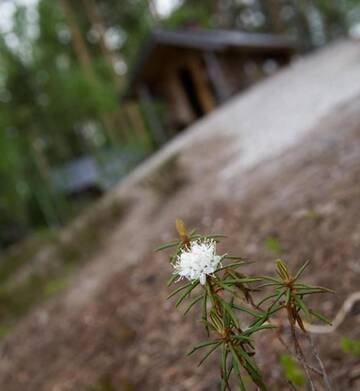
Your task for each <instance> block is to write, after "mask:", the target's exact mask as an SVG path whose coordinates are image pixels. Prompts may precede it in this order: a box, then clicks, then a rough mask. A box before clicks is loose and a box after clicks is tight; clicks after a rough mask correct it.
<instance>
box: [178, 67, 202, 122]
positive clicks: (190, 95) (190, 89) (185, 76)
mask: <svg viewBox="0 0 360 391" xmlns="http://www.w3.org/2000/svg"><path fill="white" fill-rule="evenodd" d="M179 77H180V80H181V83H182V86H183V88H184V91H185V94H186V97H187V99H188V101H189V102H190V105H191V108H192V109H193V111H194V113H195V115H196V117H197V118H199V117H202V116H203V115H204V110H203V109H202V107H201V102H200V100H199V98H198V95H197V92H196V87H195V84H194V80H193V78H192V75H191V72H190V71H189V70H188V69H187V68H181V69H180V70H179Z"/></svg>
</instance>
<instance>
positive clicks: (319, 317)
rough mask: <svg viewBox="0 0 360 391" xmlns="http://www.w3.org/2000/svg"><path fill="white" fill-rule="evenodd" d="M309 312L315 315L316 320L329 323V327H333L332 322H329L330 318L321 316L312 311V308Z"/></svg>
mask: <svg viewBox="0 0 360 391" xmlns="http://www.w3.org/2000/svg"><path fill="white" fill-rule="evenodd" d="M309 311H310V314H311V315H314V316H315V317H316V318H318V319H319V320H321V321H323V322H324V323H327V324H328V325H330V326H331V325H332V322H331V320H329V319H328V318H326V317H325V316H324V315H322V314H320V313H319V312H317V311H314V310H312V309H311V308H309Z"/></svg>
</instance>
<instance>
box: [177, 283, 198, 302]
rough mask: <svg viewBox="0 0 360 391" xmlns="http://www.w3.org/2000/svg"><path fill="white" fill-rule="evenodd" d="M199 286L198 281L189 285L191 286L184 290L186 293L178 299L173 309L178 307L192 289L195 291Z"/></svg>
mask: <svg viewBox="0 0 360 391" xmlns="http://www.w3.org/2000/svg"><path fill="white" fill-rule="evenodd" d="M198 285H199V281H195V282H193V283H192V284H191V286H190V287H189V288H188V289H187V290H186V292H185V293H184V294H183V295H182V296H181V297H180V299H179V300H178V301H177V302H176V304H175V307H178V306H179V305H180V304H181V303H182V302H183V301H184V300H185V299H186V298H187V297H188V296H189V295H190V293H191V291H192V290H193V289H195V288H196V287H197V286H198Z"/></svg>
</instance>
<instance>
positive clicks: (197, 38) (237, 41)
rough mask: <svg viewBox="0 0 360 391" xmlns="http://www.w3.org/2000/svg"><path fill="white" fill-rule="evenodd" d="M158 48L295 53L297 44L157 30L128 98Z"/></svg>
mask: <svg viewBox="0 0 360 391" xmlns="http://www.w3.org/2000/svg"><path fill="white" fill-rule="evenodd" d="M159 47H172V48H179V49H192V50H200V51H218V52H219V51H225V50H228V49H239V50H240V49H244V50H257V49H261V50H274V51H293V50H295V49H296V44H295V42H294V41H293V40H292V39H290V38H288V37H284V36H280V35H274V34H260V33H246V32H242V31H236V30H154V31H153V32H152V33H151V34H150V36H149V38H148V39H147V41H146V42H145V44H144V45H143V47H142V48H141V49H140V55H139V57H138V58H137V61H136V62H135V65H134V67H133V69H132V71H131V74H130V82H129V85H128V89H127V92H126V94H125V98H126V97H130V96H132V95H133V93H134V91H132V90H133V87H134V86H135V84H136V82H137V81H139V80H140V79H141V76H142V72H143V70H144V69H145V68H146V67H147V66H148V64H149V63H150V61H151V60H152V58H153V57H154V56H153V55H154V52H155V51H156V50H157V49H158V48H159Z"/></svg>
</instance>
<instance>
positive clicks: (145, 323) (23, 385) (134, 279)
mask: <svg viewBox="0 0 360 391" xmlns="http://www.w3.org/2000/svg"><path fill="white" fill-rule="evenodd" d="M359 68H360V44H359V43H351V42H346V43H342V44H337V45H335V46H333V47H331V48H328V49H326V50H324V51H322V52H319V53H317V54H315V55H313V56H311V57H309V58H306V59H303V60H301V61H299V62H297V63H296V64H294V65H293V66H292V67H291V68H290V69H288V70H285V71H283V72H281V73H279V74H278V75H276V76H275V77H273V78H271V79H269V80H267V81H265V82H264V83H261V84H259V85H258V86H256V87H255V88H253V89H252V90H251V91H249V92H248V93H246V94H244V95H242V96H240V97H238V98H235V99H234V100H233V101H232V102H230V103H229V104H228V105H226V106H225V107H224V108H222V109H220V110H218V111H217V112H215V113H213V114H212V115H210V116H209V117H207V118H205V119H204V120H202V121H200V122H199V123H198V124H196V125H195V126H194V127H193V128H191V129H189V131H188V132H187V133H185V134H184V135H182V136H180V137H179V138H178V139H176V140H174V142H172V143H171V144H170V145H168V146H167V147H165V149H164V150H163V151H160V153H159V154H158V155H157V156H154V158H152V159H151V160H150V161H149V162H147V163H146V164H145V165H143V166H142V167H140V168H139V169H138V170H137V171H136V172H134V174H133V175H132V176H130V177H129V178H128V179H127V180H126V181H124V182H123V184H122V185H120V186H119V188H118V189H117V190H116V191H115V192H114V193H113V194H111V195H110V196H109V197H108V198H107V200H105V201H104V203H106V202H110V200H111V199H114V198H117V199H118V198H120V199H124V200H126V201H127V202H128V203H129V204H128V205H129V207H128V209H129V210H128V212H127V214H126V215H125V216H124V217H123V218H122V219H119V221H118V223H117V224H116V226H115V227H114V228H113V229H112V231H111V232H109V235H108V237H107V239H106V246H105V250H104V251H102V252H101V253H99V254H96V255H95V256H94V258H93V259H92V260H91V261H90V262H89V263H88V264H87V265H86V266H85V267H83V268H82V269H81V270H79V271H78V273H77V274H76V275H74V276H73V278H72V279H71V281H70V282H69V286H68V289H67V290H66V292H64V294H62V295H60V296H59V297H56V298H54V300H51V301H50V302H49V303H47V304H46V305H45V306H43V307H42V308H39V309H38V310H36V311H34V313H33V314H31V315H30V316H28V317H27V318H26V319H25V320H24V321H23V322H22V324H20V325H19V327H18V328H17V329H16V330H15V332H14V333H13V334H12V335H11V336H9V337H8V338H7V339H6V340H5V342H4V343H3V344H2V346H1V360H0V384H1V389H4V390H6V391H13V390H14V391H15V390H16V391H20V390H21V391H22V390H29V391H32V390H34V391H35V390H36V391H41V390H51V391H53V390H54V391H55V390H81V389H84V387H85V386H86V385H90V384H95V383H96V382H98V381H99V378H101V377H102V376H108V378H109V379H110V380H111V381H112V382H113V384H114V386H116V387H117V388H116V389H119V390H125V389H128V390H131V389H136V390H189V389H191V390H212V389H216V384H215V383H214V381H213V380H214V379H216V378H217V373H216V371H212V372H210V373H209V372H208V371H207V370H206V368H203V369H201V370H196V369H195V368H194V365H193V364H194V361H191V360H188V359H184V358H183V354H184V352H185V351H186V350H187V349H188V346H189V345H190V343H191V341H192V340H196V338H197V337H198V336H199V332H198V329H199V327H198V324H197V323H196V322H195V320H194V319H193V318H189V320H188V321H187V322H185V321H183V320H182V318H181V315H180V314H179V313H178V312H177V311H174V310H173V309H172V305H171V304H170V303H168V302H166V300H165V297H166V288H165V287H164V283H165V280H166V278H167V276H168V274H169V272H170V270H169V268H168V266H167V263H166V259H165V256H164V255H156V256H154V254H153V253H152V249H153V248H154V247H155V245H156V244H157V243H159V242H162V241H164V240H166V239H168V238H169V237H171V235H173V234H174V230H173V221H174V219H175V218H176V217H182V218H184V219H185V220H186V221H187V222H188V224H189V225H194V226H197V227H199V228H201V229H203V230H205V231H209V230H211V231H219V230H220V231H223V232H225V233H228V234H230V235H231V237H232V239H230V240H228V242H227V245H228V246H229V247H230V248H231V249H234V252H241V253H243V254H244V255H248V256H250V257H252V258H255V259H257V260H259V263H258V264H257V265H255V266H254V268H255V269H256V270H257V271H259V270H261V271H264V270H269V271H270V270H272V263H271V262H268V261H270V260H272V259H273V258H274V257H276V256H278V255H279V254H272V253H271V252H269V250H266V248H265V247H264V242H266V239H267V238H268V237H270V236H271V237H276V238H278V240H279V242H280V243H281V248H282V249H281V252H282V254H284V255H285V256H286V257H288V258H289V259H290V260H291V262H292V264H293V265H295V264H296V265H298V264H299V263H300V262H301V261H302V260H303V259H304V258H306V257H311V258H312V259H314V266H313V268H314V269H313V273H312V275H311V276H310V279H311V280H312V282H316V283H322V284H325V285H328V286H330V287H333V288H336V289H337V291H338V294H337V296H336V297H335V298H334V299H327V300H326V301H324V302H322V303H321V305H322V306H323V309H324V311H325V312H327V313H328V315H330V316H331V315H332V314H334V313H335V311H336V309H337V308H338V307H339V305H340V303H341V300H343V299H344V297H345V296H346V295H347V294H348V293H349V292H351V291H353V290H355V289H357V285H358V281H359V275H358V274H357V273H358V271H356V270H358V269H356V267H358V261H359V258H358V250H359V245H360V239H359V238H360V226H359V221H360V219H359V217H360V216H359V210H360V203H359V200H360V193H359V191H360V189H359V185H358V183H359V180H360V176H359V175H360V163H359V160H360V159H359V156H360V133H359V132H360V129H359V126H358V124H359V123H360V113H359V110H358V107H359V105H360V99H359V98H357V95H360V72H359V70H360V69H359ZM174 154H177V155H178V159H177V163H176V164H175V165H174V166H173V167H172V168H171V167H170V166H169V165H168V164H165V163H164V162H165V161H166V160H167V159H168V158H169V157H170V156H173V155H174ZM275 156H277V158H276V159H274V157H275ZM267 159H269V160H267ZM261 163H263V164H261ZM159 167H163V170H162V171H161V169H160V168H159ZM166 167H167V169H168V170H170V171H171V173H170V174H168V175H166ZM164 170H165V171H164ZM149 177H151V178H152V180H151V181H150V182H151V184H150V185H149V183H148V182H149V180H148V179H146V180H145V178H149ZM174 178H175V180H174ZM163 182H167V183H168V186H165V187H164V186H161V184H162V183H163ZM309 211H310V212H311V213H310V212H309ZM324 265H326V266H327V267H326V268H325V267H324ZM334 272H335V273H334ZM339 276H341V279H340V280H339ZM319 304H320V303H319ZM350 316H353V318H352V319H351V322H352V324H354V322H355V323H356V322H358V320H357V318H356V316H357V315H356V313H355V314H350ZM341 333H347V334H349V335H351V336H356V329H354V328H351V327H349V326H347V325H344V329H343V330H342V331H339V334H338V335H336V336H333V338H334V341H335V339H337V340H338V339H339V338H340V335H341ZM320 342H322V341H320ZM270 345H271V344H269V346H270ZM260 350H261V351H262V352H263V353H264V356H266V357H268V358H269V360H274V359H275V356H274V355H273V354H271V353H270V352H269V350H268V348H267V347H266V346H263V347H262V348H261V349H260ZM323 352H324V354H326V355H327V356H328V359H329V361H330V367H331V369H332V374H333V377H334V378H335V382H337V384H339V385H341V387H342V388H340V389H347V390H351V389H354V390H355V389H356V388H354V387H356V376H355V379H353V380H351V376H350V375H349V373H350V372H351V371H355V372H356V362H355V363H353V362H352V361H351V358H347V357H344V356H343V355H342V353H341V351H339V348H338V345H336V344H334V346H333V347H327V346H325V344H324V347H323ZM339 362H340V363H344V362H346V363H347V364H348V368H349V373H345V374H344V373H341V371H339V370H338V367H339ZM209 365H211V364H209ZM205 374H206V376H205ZM269 376H270V379H271V380H270V381H271V382H276V381H277V380H276V379H277V377H278V376H279V373H277V372H276V371H275V372H271V373H270V372H269ZM357 385H358V383H357ZM126 387H127V388H126ZM276 387H278V388H276V389H280V388H279V387H280V386H276Z"/></svg>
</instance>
